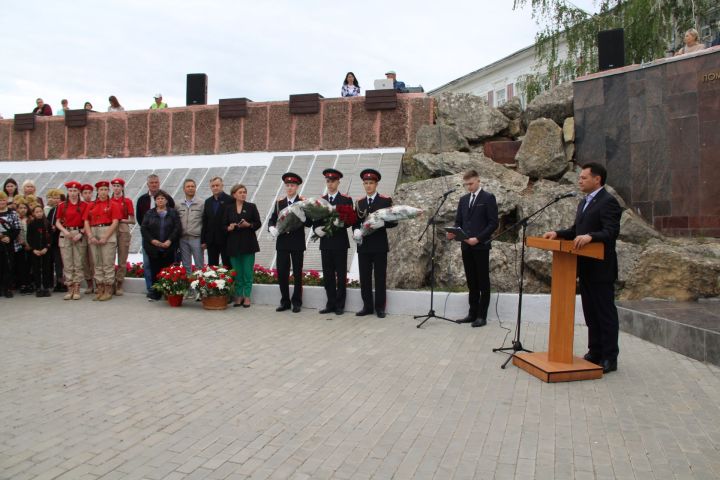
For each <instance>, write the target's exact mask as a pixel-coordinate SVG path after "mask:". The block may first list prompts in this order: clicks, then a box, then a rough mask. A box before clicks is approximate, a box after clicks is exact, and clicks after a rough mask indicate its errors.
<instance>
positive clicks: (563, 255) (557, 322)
mask: <svg viewBox="0 0 720 480" xmlns="http://www.w3.org/2000/svg"><path fill="white" fill-rule="evenodd" d="M526 244H527V246H528V247H535V248H540V249H542V250H549V251H551V252H553V263H552V287H551V297H550V337H549V340H548V351H547V352H536V353H525V352H521V353H517V354H515V356H514V357H513V365H515V366H516V367H519V368H522V369H523V370H525V371H526V372H528V373H529V374H531V375H534V376H536V377H537V378H539V379H540V380H542V381H544V382H549V383H553V382H572V381H575V380H594V379H597V378H602V375H603V372H602V367H601V366H599V365H596V364H594V363H591V362H588V361H587V360H584V359H582V358H578V357H574V356H573V338H574V335H575V279H576V278H577V256H578V255H580V256H583V257H590V258H596V259H599V260H602V259H603V258H604V247H603V244H602V243H589V244H587V245H585V246H584V247H583V248H581V249H579V250H575V249H574V248H573V242H572V240H546V239H544V238H540V237H528V239H527V241H526Z"/></svg>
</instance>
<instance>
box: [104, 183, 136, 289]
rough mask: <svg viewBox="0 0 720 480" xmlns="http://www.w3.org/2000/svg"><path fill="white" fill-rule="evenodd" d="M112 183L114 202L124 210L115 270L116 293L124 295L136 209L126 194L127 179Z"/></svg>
mask: <svg viewBox="0 0 720 480" xmlns="http://www.w3.org/2000/svg"><path fill="white" fill-rule="evenodd" d="M110 185H112V190H113V195H112V199H111V200H112V202H113V203H116V204H117V205H118V207H119V208H120V211H121V212H122V218H121V219H120V222H119V224H118V229H117V264H118V269H117V271H116V272H115V295H118V296H120V295H122V294H123V293H124V292H123V282H124V281H125V273H126V272H127V269H126V268H125V266H126V264H127V259H128V253H129V252H130V240H131V239H132V238H131V235H130V225H135V209H134V208H133V202H132V199H130V198H127V197H126V196H125V180H123V179H122V178H113V179H112V180H111V181H110Z"/></svg>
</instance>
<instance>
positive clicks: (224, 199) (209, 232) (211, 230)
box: [200, 192, 235, 246]
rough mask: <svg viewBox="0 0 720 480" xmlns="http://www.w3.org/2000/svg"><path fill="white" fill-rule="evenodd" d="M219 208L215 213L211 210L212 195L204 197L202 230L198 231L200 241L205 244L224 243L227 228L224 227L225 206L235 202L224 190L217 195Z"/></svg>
mask: <svg viewBox="0 0 720 480" xmlns="http://www.w3.org/2000/svg"><path fill="white" fill-rule="evenodd" d="M218 200H219V201H220V208H218V211H217V213H214V212H213V196H212V195H211V196H210V197H208V198H206V199H205V207H204V208H203V214H202V230H201V231H200V243H204V244H206V245H222V246H224V245H225V242H226V239H227V230H226V229H225V227H224V223H223V221H224V215H225V207H226V206H227V205H229V204H232V203H235V200H234V199H233V198H232V197H231V196H230V195H228V194H227V193H225V192H220V195H218Z"/></svg>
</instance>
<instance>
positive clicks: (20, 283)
mask: <svg viewBox="0 0 720 480" xmlns="http://www.w3.org/2000/svg"><path fill="white" fill-rule="evenodd" d="M29 208H30V207H29V206H28V204H27V202H26V200H25V197H24V196H22V195H18V196H17V197H15V212H16V213H17V216H18V219H19V220H20V234H19V235H18V237H17V242H18V243H19V244H20V246H21V248H20V250H18V251H16V252H15V282H16V285H17V287H18V290H19V291H20V293H21V294H30V293H33V292H34V290H35V289H34V288H33V286H32V279H31V277H30V261H29V257H28V250H29V247H28V245H27V222H28V210H29Z"/></svg>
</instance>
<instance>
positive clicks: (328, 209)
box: [298, 198, 335, 221]
mask: <svg viewBox="0 0 720 480" xmlns="http://www.w3.org/2000/svg"><path fill="white" fill-rule="evenodd" d="M298 203H299V204H300V205H301V206H302V209H303V211H304V212H305V215H306V216H307V218H309V219H311V220H313V221H315V220H322V219H324V218H327V217H329V216H330V215H332V213H333V211H334V210H335V208H334V207H333V206H332V205H330V202H328V201H327V200H325V199H324V198H308V199H307V200H302V201H300V202H298Z"/></svg>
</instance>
